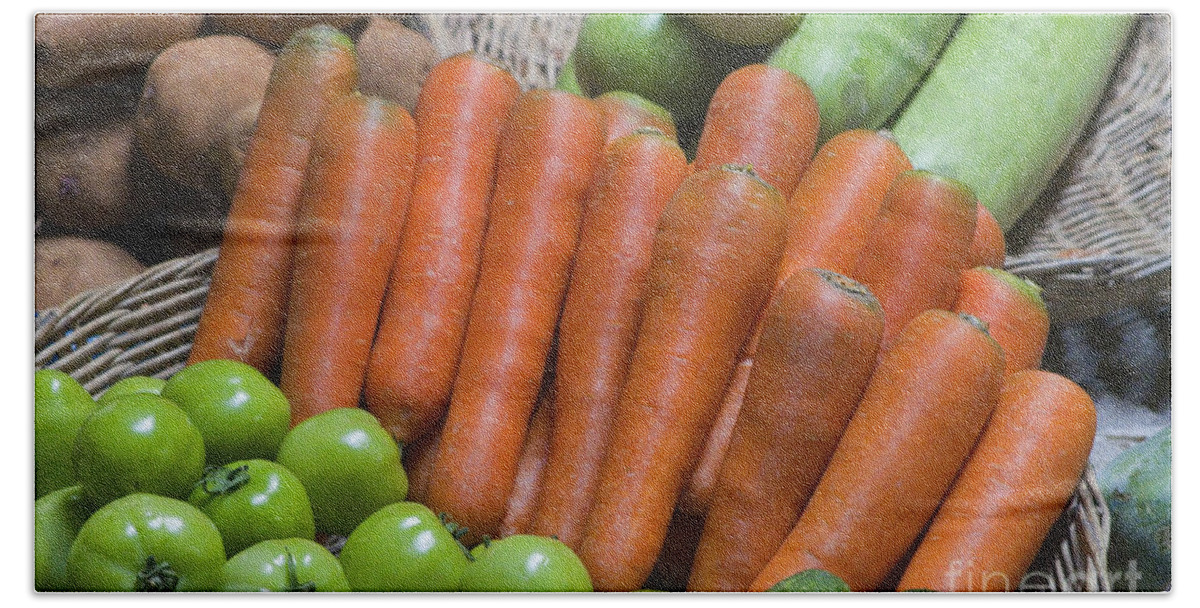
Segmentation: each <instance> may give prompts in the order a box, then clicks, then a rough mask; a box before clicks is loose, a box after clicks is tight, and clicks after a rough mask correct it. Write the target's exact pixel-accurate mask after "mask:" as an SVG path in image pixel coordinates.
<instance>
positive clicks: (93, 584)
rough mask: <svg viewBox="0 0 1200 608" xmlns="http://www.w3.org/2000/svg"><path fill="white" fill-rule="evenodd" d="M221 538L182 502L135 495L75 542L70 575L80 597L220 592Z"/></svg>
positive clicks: (110, 507) (92, 522)
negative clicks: (97, 593) (85, 594)
mask: <svg viewBox="0 0 1200 608" xmlns="http://www.w3.org/2000/svg"><path fill="white" fill-rule="evenodd" d="M224 565H225V547H224V546H223V545H222V544H221V533H220V532H218V531H217V527H216V526H215V525H213V523H212V522H211V521H209V519H208V517H205V515H204V514H203V513H201V512H200V510H199V509H197V508H196V507H193V506H192V505H189V504H188V503H186V502H183V501H181V500H175V499H174V498H167V497H165V496H156V495H153V494H130V495H129V496H125V497H122V498H118V499H117V500H114V501H112V502H110V503H108V504H107V505H105V506H103V507H101V508H100V510H98V511H96V513H95V514H93V515H92V516H91V517H90V518H88V520H87V522H86V523H84V524H83V527H82V528H80V529H79V534H78V535H76V537H75V542H74V543H73V544H72V545H71V551H70V553H69V554H68V555H67V575H68V576H69V577H70V579H71V581H72V582H73V583H74V584H75V588H76V589H77V590H79V591H215V590H217V589H219V588H220V586H221V567H222V566H224Z"/></svg>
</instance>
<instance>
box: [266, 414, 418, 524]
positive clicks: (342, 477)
mask: <svg viewBox="0 0 1200 608" xmlns="http://www.w3.org/2000/svg"><path fill="white" fill-rule="evenodd" d="M276 461H277V462H279V464H282V465H283V466H285V467H287V469H288V470H289V471H291V472H292V473H295V474H296V477H299V478H300V481H301V482H303V483H304V489H305V490H306V491H308V499H309V501H310V502H311V503H312V509H313V517H314V518H315V519H316V524H317V530H320V531H321V532H326V533H329V534H339V535H342V536H345V535H348V534H350V532H352V531H353V530H354V528H355V527H357V526H358V525H359V524H360V523H362V521H363V520H365V519H366V518H367V517H368V516H369V515H371V514H372V513H374V512H375V511H378V510H379V509H381V508H383V507H385V506H387V505H390V504H392V503H394V502H400V501H402V500H404V498H405V497H406V496H407V495H408V476H406V475H405V474H404V467H403V466H402V465H401V464H400V448H399V446H397V445H396V442H395V440H394V439H392V436H391V434H390V433H388V432H387V431H386V430H384V428H383V427H382V426H381V425H380V424H379V421H378V420H377V419H376V418H375V417H374V416H372V415H371V414H370V413H369V412H367V411H366V410H361V409H358V408H338V409H335V410H330V411H328V412H325V413H323V414H318V415H316V416H313V417H312V418H309V419H308V420H305V421H304V422H301V423H300V424H298V425H296V427H295V428H293V429H292V430H291V431H290V432H289V433H288V434H287V436H286V437H284V439H283V444H282V445H280V446H279V455H278V456H277V457H276Z"/></svg>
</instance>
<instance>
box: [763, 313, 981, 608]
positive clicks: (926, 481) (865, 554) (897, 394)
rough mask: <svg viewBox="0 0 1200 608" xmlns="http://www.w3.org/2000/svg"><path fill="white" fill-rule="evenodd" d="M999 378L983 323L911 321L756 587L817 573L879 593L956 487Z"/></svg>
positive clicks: (942, 316)
mask: <svg viewBox="0 0 1200 608" xmlns="http://www.w3.org/2000/svg"><path fill="white" fill-rule="evenodd" d="M885 315H886V309H885ZM1003 378H1004V353H1003V351H1002V350H1001V349H1000V346H999V345H998V344H996V342H995V340H992V339H991V338H990V337H989V336H988V335H987V331H986V330H985V329H984V328H983V324H982V322H981V321H979V320H978V319H974V318H973V317H970V316H969V315H958V314H955V313H951V312H946V311H944V310H928V311H926V312H924V313H921V314H920V315H919V316H917V318H915V319H913V320H912V322H911V323H909V325H908V326H907V327H906V328H905V329H904V331H903V332H901V334H900V335H899V337H898V338H897V339H896V342H895V345H894V346H893V347H892V348H891V349H890V350H888V351H885V352H884V353H883V356H882V358H881V360H880V362H879V366H878V368H877V369H876V370H875V373H874V374H873V375H872V377H871V381H870V383H869V384H868V385H867V389H866V392H865V393H864V395H863V399H862V402H861V403H859V406H858V409H857V410H855V412H854V416H853V417H852V418H851V419H850V423H849V424H848V425H847V426H846V431H845V433H844V434H843V435H842V438H841V440H840V441H839V442H838V446H837V449H836V450H834V453H833V457H832V458H831V459H830V461H829V466H828V467H826V469H825V473H824V475H823V476H822V477H821V481H820V482H819V483H818V484H817V487H816V489H815V490H814V491H813V494H812V497H811V498H810V499H809V502H808V505H807V506H805V508H804V512H803V513H802V514H801V515H800V520H799V521H798V522H797V523H796V525H795V527H793V528H792V531H791V533H790V534H789V535H788V537H787V539H786V540H785V541H784V543H783V545H782V546H781V547H780V548H779V550H778V551H776V552H775V555H774V556H773V557H771V559H770V561H768V562H767V565H766V566H765V567H764V568H763V570H762V571H761V572H760V573H759V574H758V577H757V578H755V580H754V582H753V583H752V584H751V585H750V589H751V590H752V591H763V590H766V589H768V588H770V587H771V586H773V585H774V584H776V583H778V582H779V581H781V580H783V579H784V578H786V577H788V576H791V575H792V574H795V573H797V572H800V571H802V570H808V569H812V568H819V569H822V570H827V571H829V572H832V573H833V574H835V575H837V576H839V577H841V579H842V580H844V581H846V583H847V584H848V585H849V586H850V588H851V589H853V590H855V591H870V590H874V589H876V588H877V586H878V585H879V584H880V583H881V582H882V581H883V579H884V577H886V576H887V574H888V572H889V570H891V569H892V568H893V566H895V564H896V563H897V562H898V561H899V560H900V559H902V558H903V556H904V554H905V551H906V550H907V549H908V548H909V546H910V545H911V544H912V543H913V541H915V540H916V539H917V536H918V535H919V534H920V533H921V531H922V530H923V529H924V528H925V526H926V524H928V523H929V521H930V519H931V518H932V517H933V514H934V512H935V511H936V510H937V508H938V503H939V502H941V500H942V497H943V496H944V495H945V494H946V491H947V490H949V489H950V484H951V483H952V482H953V481H954V477H955V475H956V474H957V473H958V470H959V469H960V468H961V467H962V465H963V463H964V462H966V460H967V456H968V455H969V453H970V451H971V448H972V447H973V446H974V445H975V441H976V440H977V439H978V438H979V435H980V433H981V432H982V431H983V427H984V424H985V423H986V422H987V419H988V416H989V415H990V414H991V412H992V409H993V408H994V407H995V405H996V401H997V399H998V397H999V393H1000V388H1001V385H1002V383H1003Z"/></svg>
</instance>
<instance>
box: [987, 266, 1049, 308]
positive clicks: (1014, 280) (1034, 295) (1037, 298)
mask: <svg viewBox="0 0 1200 608" xmlns="http://www.w3.org/2000/svg"><path fill="white" fill-rule="evenodd" d="M975 270H979V271H981V272H986V273H988V274H990V275H992V276H994V277H996V278H997V279H999V280H1001V281H1003V282H1005V283H1006V284H1008V285H1009V286H1010V287H1012V288H1013V289H1014V290H1016V291H1017V292H1018V293H1020V294H1021V295H1024V296H1025V297H1026V298H1029V300H1030V301H1031V302H1033V303H1034V304H1036V305H1037V306H1038V308H1040V309H1042V310H1045V309H1046V301H1045V300H1044V299H1042V287H1041V286H1040V285H1038V284H1037V283H1034V282H1033V281H1031V280H1029V279H1027V278H1025V277H1019V276H1017V275H1015V274H1013V273H1011V272H1008V271H1006V270H1003V269H1000V268H992V267H991V266H979V267H977V268H975Z"/></svg>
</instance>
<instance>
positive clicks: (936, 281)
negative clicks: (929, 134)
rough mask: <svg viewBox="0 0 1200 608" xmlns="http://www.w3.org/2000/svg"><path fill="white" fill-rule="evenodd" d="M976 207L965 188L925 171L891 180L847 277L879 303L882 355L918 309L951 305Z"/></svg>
mask: <svg viewBox="0 0 1200 608" xmlns="http://www.w3.org/2000/svg"><path fill="white" fill-rule="evenodd" d="M977 207H978V203H977V201H976V200H975V197H974V195H972V194H971V191H970V190H968V189H967V188H966V186H963V185H962V184H960V183H958V182H956V181H954V180H952V179H950V178H947V177H942V176H939V175H935V174H933V173H929V172H927V171H920V170H914V171H907V172H905V173H902V174H901V175H900V176H899V177H897V178H896V180H895V181H894V182H892V185H891V187H890V188H889V189H888V192H887V195H886V196H884V199H883V204H882V206H881V208H880V211H879V216H878V217H877V218H875V223H874V225H873V226H872V227H871V231H870V237H869V238H868V240H867V244H866V246H865V247H864V248H863V250H862V253H861V254H860V255H859V259H858V264H857V265H856V267H855V270H854V272H853V274H852V275H851V276H853V277H854V278H855V279H857V280H859V281H860V282H862V283H863V284H864V285H866V286H867V288H868V289H870V290H871V293H874V294H875V297H877V298H879V303H880V304H882V305H883V313H884V325H883V341H882V343H881V345H880V351H881V352H882V351H886V350H887V348H888V346H889V345H890V344H891V343H892V341H893V339H895V337H896V335H897V334H899V333H900V331H901V330H902V329H904V327H905V325H907V324H908V322H909V321H910V320H912V319H913V318H914V317H916V316H917V315H918V314H920V313H921V312H922V311H924V310H928V309H930V308H938V309H949V308H950V307H952V306H953V305H954V300H955V299H956V298H957V296H958V275H959V273H961V272H962V271H963V270H964V269H965V268H966V264H967V250H968V248H969V247H970V245H971V238H972V236H973V235H974V233H975V210H976V208H977Z"/></svg>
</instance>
